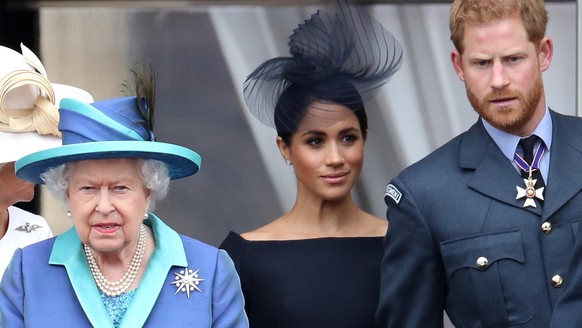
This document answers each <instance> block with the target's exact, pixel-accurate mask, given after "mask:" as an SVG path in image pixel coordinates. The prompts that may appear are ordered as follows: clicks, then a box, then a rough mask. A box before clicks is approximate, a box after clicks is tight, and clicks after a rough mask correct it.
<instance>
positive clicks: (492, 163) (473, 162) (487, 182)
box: [459, 120, 542, 215]
mask: <svg viewBox="0 0 582 328" xmlns="http://www.w3.org/2000/svg"><path fill="white" fill-rule="evenodd" d="M459 165H460V166H461V167H462V168H465V169H473V170H474V173H473V176H472V177H471V179H470V180H469V183H468V186H469V188H472V189H474V190H475V191H478V192H480V193H482V194H484V195H486V196H488V197H490V198H493V199H496V200H498V201H500V202H503V203H505V204H507V205H510V206H515V207H518V208H523V209H525V210H528V211H530V212H533V213H536V214H539V215H541V213H542V208H541V207H539V206H538V207H536V208H534V207H525V208H524V207H523V204H524V201H525V200H524V199H523V198H522V199H516V196H517V189H516V187H517V186H519V187H524V186H525V184H524V182H523V179H522V178H521V176H520V174H519V173H518V172H517V170H516V169H515V168H514V167H513V165H512V164H511V162H510V161H509V160H508V159H507V157H505V156H504V155H503V153H502V152H501V150H500V149H499V147H497V144H495V142H494V141H493V139H491V137H490V136H489V134H488V133H487V131H486V130H485V128H484V127H483V124H482V123H481V120H479V121H478V122H477V123H476V124H475V125H473V127H471V129H470V130H469V131H468V132H467V134H466V135H465V136H464V138H463V141H462V143H461V146H460V154H459Z"/></svg>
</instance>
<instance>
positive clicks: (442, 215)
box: [376, 111, 582, 328]
mask: <svg viewBox="0 0 582 328" xmlns="http://www.w3.org/2000/svg"><path fill="white" fill-rule="evenodd" d="M550 114H551V115H552V116H551V117H552V122H553V123H552V124H553V135H552V146H551V149H550V151H551V157H550V168H549V172H548V182H547V185H546V190H545V203H544V205H543V208H542V207H540V206H538V207H537V208H532V207H528V208H524V207H523V204H524V199H519V200H517V199H516V195H517V191H516V186H520V187H521V186H524V182H523V180H522V178H521V177H520V174H519V173H518V172H517V170H516V169H515V168H514V167H513V166H512V164H511V162H510V161H509V160H508V159H507V158H506V157H505V156H504V155H503V153H502V152H501V151H500V149H499V148H498V147H497V145H496V144H495V142H494V141H493V139H491V137H490V136H489V134H488V133H487V132H486V130H485V128H484V127H483V124H482V122H481V121H480V120H479V121H478V122H477V123H476V124H475V125H473V126H472V127H471V128H470V129H469V130H468V131H466V132H465V133H463V134H461V135H459V136H457V137H456V138H454V139H453V140H451V141H450V142H448V143H447V144H446V145H444V146H443V147H441V148H439V149H437V150H436V151H435V152H433V153H432V154H430V155H429V156H427V157H426V158H424V159H422V160H421V161H419V162H418V163H416V164H414V165H412V166H411V167H409V168H407V169H405V170H404V171H403V172H402V173H401V174H400V175H399V176H397V177H396V178H394V179H393V180H392V181H391V183H390V185H389V186H388V187H387V194H386V196H385V201H386V203H387V205H388V210H387V217H388V220H389V221H390V227H389V229H388V233H387V236H386V240H385V256H384V258H383V260H382V278H381V290H380V304H379V308H378V311H377V318H376V321H377V323H378V326H379V327H391V328H406V327H414V328H427V327H442V326H443V323H442V322H443V309H445V310H446V311H447V314H448V315H449V317H450V319H451V321H452V322H453V324H454V325H455V326H456V327H457V328H461V327H483V328H484V327H509V326H511V327H536V328H547V327H549V324H550V319H551V316H552V309H553V307H554V305H555V304H556V301H557V300H558V298H559V297H560V296H561V295H562V292H563V290H564V287H566V286H568V284H569V281H568V277H567V276H566V271H567V265H568V259H569V257H570V254H571V251H572V248H573V245H574V240H575V232H576V227H577V225H578V223H579V222H580V219H581V218H582V170H580V163H582V119H579V118H574V117H568V116H564V115H561V114H558V113H555V112H553V111H550ZM544 222H546V223H545V224H544ZM542 225H543V227H544V229H542ZM559 278H562V279H563V281H562V283H563V284H562V285H561V284H560V279H559ZM552 279H554V280H555V281H556V282H552ZM581 311H582V310H581Z"/></svg>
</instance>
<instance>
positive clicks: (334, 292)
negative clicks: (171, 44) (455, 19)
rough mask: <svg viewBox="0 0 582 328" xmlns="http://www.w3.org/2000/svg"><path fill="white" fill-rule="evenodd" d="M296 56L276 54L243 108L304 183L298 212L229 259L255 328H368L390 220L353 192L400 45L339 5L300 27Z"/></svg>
mask: <svg viewBox="0 0 582 328" xmlns="http://www.w3.org/2000/svg"><path fill="white" fill-rule="evenodd" d="M289 46H290V53H291V55H292V56H291V57H279V58H273V59H270V60H268V61H266V62H265V63H263V64H262V65H260V66H259V67H258V68H257V69H256V70H255V71H254V72H253V73H252V74H251V75H250V76H249V78H248V79H247V80H246V81H245V85H244V87H245V89H244V95H245V101H246V102H247V105H248V106H249V108H250V110H251V112H252V113H253V114H254V115H255V116H256V117H257V118H258V119H259V120H261V122H263V123H265V124H267V125H268V126H271V127H274V128H275V129H276V130H277V134H278V136H277V138H276V143H277V146H278V148H279V150H280V152H281V155H282V157H283V158H284V160H285V161H286V162H287V164H288V165H292V167H293V169H294V171H295V175H296V177H297V195H296V201H295V205H294V207H293V208H292V209H291V210H290V211H289V212H287V213H285V214H284V215H283V216H281V217H279V218H277V219H276V220H274V221H273V222H271V223H269V224H267V225H265V226H263V227H260V228H258V229H256V230H253V231H250V232H246V233H243V234H241V235H239V234H237V233H234V232H231V233H230V234H229V235H228V237H227V238H226V239H225V240H224V242H223V243H222V245H221V248H223V249H225V250H227V251H228V253H229V255H230V256H231V257H232V259H233V261H234V262H235V266H236V269H237V270H238V273H239V275H240V278H241V283H242V288H243V293H244V296H245V301H246V311H247V314H248V317H249V322H250V325H251V327H268V328H273V327H294V328H296V327H301V328H305V327H318V328H322V327H323V328H327V327H334V328H335V327H372V326H373V325H374V313H375V311H376V306H377V303H378V295H379V280H380V261H381V257H382V239H383V236H384V235H385V234H386V230H387V229H388V222H387V221H386V220H385V219H381V218H378V217H375V216H373V215H371V214H369V213H367V212H365V211H364V210H362V209H361V208H359V207H358V206H357V204H356V203H355V202H354V200H353V198H352V194H351V190H352V187H353V186H354V184H355V183H356V181H357V179H358V177H359V176H360V172H361V170H362V166H363V159H364V144H365V141H366V136H367V128H368V121H367V117H366V112H365V110H364V104H363V99H364V98H368V97H370V96H372V94H373V93H374V91H376V90H377V89H378V88H379V87H380V86H382V85H383V84H384V83H386V82H387V80H388V79H389V78H390V76H392V75H393V74H394V73H395V72H396V71H397V70H398V69H399V68H400V64H401V60H402V49H401V47H400V45H399V44H398V42H397V41H396V40H395V39H394V37H393V36H392V34H391V33H390V32H388V31H387V30H385V29H384V28H383V27H382V26H381V25H380V24H379V23H378V22H376V21H374V20H373V19H372V18H370V17H369V16H368V15H367V14H366V13H365V12H364V11H363V9H362V8H360V7H356V6H354V5H348V4H346V3H340V4H339V5H338V6H337V7H336V11H335V13H330V14H328V13H325V12H320V11H318V12H317V13H315V14H314V15H312V16H311V18H310V19H309V20H307V21H305V23H304V24H301V25H299V27H298V28H297V29H296V30H294V32H293V34H292V35H291V36H290V41H289Z"/></svg>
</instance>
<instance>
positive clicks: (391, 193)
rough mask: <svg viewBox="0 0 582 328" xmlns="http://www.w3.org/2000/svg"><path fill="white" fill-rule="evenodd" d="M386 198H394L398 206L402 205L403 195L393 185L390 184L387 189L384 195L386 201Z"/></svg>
mask: <svg viewBox="0 0 582 328" xmlns="http://www.w3.org/2000/svg"><path fill="white" fill-rule="evenodd" d="M386 197H390V198H392V200H393V201H394V202H395V203H396V204H398V203H400V199H401V198H402V193H401V192H400V190H398V188H396V187H395V186H394V185H393V184H389V185H388V186H387V187H386V193H385V194H384V200H386Z"/></svg>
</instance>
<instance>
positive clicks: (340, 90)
mask: <svg viewBox="0 0 582 328" xmlns="http://www.w3.org/2000/svg"><path fill="white" fill-rule="evenodd" d="M314 102H328V103H333V104H338V105H343V106H346V107H347V108H349V109H350V110H351V111H352V112H354V114H355V115H356V117H357V118H358V123H359V124H360V130H361V131H362V136H363V137H364V139H366V136H367V132H368V116H367V115H366V110H365V108H364V102H363V101H362V97H360V93H359V92H358V91H357V90H356V88H354V86H353V85H352V84H351V83H350V82H349V81H346V80H343V79H340V78H335V79H333V80H331V79H330V80H323V81H319V82H318V83H314V84H299V83H293V84H290V85H289V86H288V87H287V88H286V89H285V91H283V93H282V94H281V96H280V97H279V100H278V101H277V105H276V107H275V128H276V129H277V135H278V136H279V137H281V139H283V142H284V143H285V144H286V145H290V144H291V138H292V136H293V134H294V133H295V132H297V128H298V126H299V124H300V123H301V121H302V120H303V118H304V117H305V114H306V112H307V109H308V108H309V106H310V105H312V104H313V103H314Z"/></svg>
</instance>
